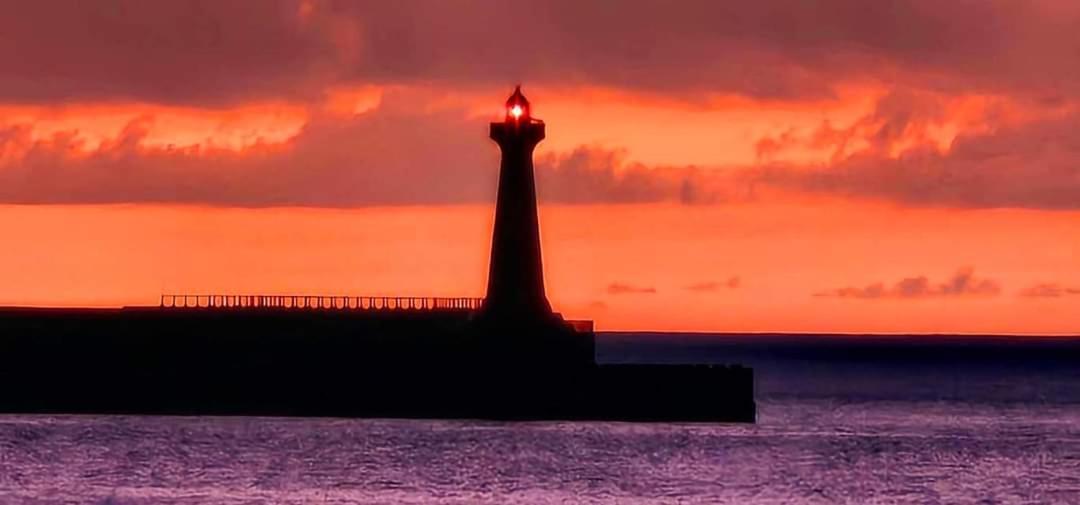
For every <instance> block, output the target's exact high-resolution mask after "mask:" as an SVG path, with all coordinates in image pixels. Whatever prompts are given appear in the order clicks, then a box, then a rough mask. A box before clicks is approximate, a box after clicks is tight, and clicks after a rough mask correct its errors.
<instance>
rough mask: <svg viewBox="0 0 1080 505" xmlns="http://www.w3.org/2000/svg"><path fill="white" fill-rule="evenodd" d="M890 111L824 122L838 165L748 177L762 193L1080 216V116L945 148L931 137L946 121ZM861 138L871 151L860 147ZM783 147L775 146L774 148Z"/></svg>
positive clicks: (759, 171)
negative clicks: (848, 122)
mask: <svg viewBox="0 0 1080 505" xmlns="http://www.w3.org/2000/svg"><path fill="white" fill-rule="evenodd" d="M892 107H893V110H892V111H891V112H887V113H886V112H882V111H880V110H879V111H878V112H875V114H873V115H870V116H868V117H866V118H863V119H862V120H860V121H859V122H857V123H856V125H855V126H853V127H852V128H850V129H847V130H837V129H833V128H832V127H831V126H830V125H828V124H826V125H823V127H822V130H820V131H819V132H817V133H816V134H815V135H814V137H829V139H828V140H827V141H823V142H824V144H825V145H829V146H830V147H831V148H833V149H835V153H834V157H833V160H832V161H831V162H828V163H820V164H811V165H805V164H804V165H799V164H793V163H769V162H766V163H763V164H762V165H760V166H758V167H750V168H747V169H746V174H747V178H748V179H750V180H752V181H753V183H754V184H756V185H758V186H759V187H760V186H764V187H776V188H783V189H787V190H794V191H797V192H808V193H825V194H832V195H837V196H842V197H850V198H872V199H882V200H889V201H894V202H900V203H903V204H908V205H916V206H943V207H958V208H998V207H1013V208H1032V209H1048V210H1075V209H1080V142H1078V141H1077V138H1076V135H1075V134H1073V132H1075V131H1078V130H1080V113H1071V114H1064V115H1060V114H1059V115H1057V116H1055V117H1046V118H1043V119H1038V120H1032V121H1026V122H1021V123H1017V124H1006V125H1000V126H996V127H995V128H992V129H989V130H986V131H969V132H964V133H960V134H959V135H957V136H956V137H955V138H954V139H953V140H952V141H951V143H950V144H949V145H948V146H947V149H944V150H943V149H941V148H940V147H939V146H938V145H936V144H935V143H934V142H933V141H931V140H930V139H929V138H928V135H929V133H928V131H929V130H930V129H931V128H933V127H940V126H942V124H943V123H942V122H941V121H940V120H938V119H934V118H935V115H937V114H941V113H940V112H939V111H936V110H935V109H934V105H933V104H931V103H916V102H914V101H911V100H909V101H905V102H903V103H902V104H894V105H893V106H892ZM856 129H859V131H855V130H856ZM984 130H985V129H984ZM810 141H811V140H809V139H804V140H803V142H810ZM856 141H863V142H866V143H867V144H868V145H867V146H866V147H865V148H863V149H859V150H855V149H853V148H852V147H851V144H852V143H853V142H856ZM792 142H797V141H793V140H791V139H788V140H787V143H789V144H790V143H792ZM782 144H783V142H782V141H780V140H777V141H773V142H772V143H770V144H769V145H770V146H771V147H770V149H772V150H773V151H775V150H776V149H778V147H776V146H779V145H782ZM900 146H903V147H900ZM895 151H898V152H895Z"/></svg>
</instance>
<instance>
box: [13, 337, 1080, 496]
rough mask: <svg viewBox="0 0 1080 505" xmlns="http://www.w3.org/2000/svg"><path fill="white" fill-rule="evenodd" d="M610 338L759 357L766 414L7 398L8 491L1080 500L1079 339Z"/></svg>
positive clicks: (670, 351) (627, 354) (707, 354)
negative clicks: (686, 415)
mask: <svg viewBox="0 0 1080 505" xmlns="http://www.w3.org/2000/svg"><path fill="white" fill-rule="evenodd" d="M598 356H599V358H600V359H601V360H602V361H606V362H720V363H722V362H740V363H743V364H747V365H750V366H753V367H754V368H755V370H756V374H757V397H758V405H759V422H758V424H756V425H693V424H626V423H557V422H543V423H499V422H483V421H407V420H383V419H379V420H343V419H282V418H221V417H195V418H179V417H137V416H136V417H108V416H0V504H61V503H62V504H84V503H86V504H159V503H161V504H196V503H197V504H218V503H221V504H260V503H266V504H271V503H273V504H320V503H541V504H543V503H620V504H624V503H725V502H728V503H747V502H756V503H980V504H991V503H1080V340H1076V339H1064V338H1040V339H1030V338H1028V339H1002V338H988V337H930V336H923V337H902V336H898V337H889V338H869V337H858V336H844V337H826V336H819V337H809V336H806V337H790V336H775V335H773V336H770V335H752V336H730V335H706V334H702V335H686V334H606V335H602V336H601V342H600V346H599V349H598ZM492 380H498V378H496V377H493V378H492ZM4 387H18V385H17V384H7V385H4ZM701 401H703V402H707V401H710V399H709V398H702V399H701Z"/></svg>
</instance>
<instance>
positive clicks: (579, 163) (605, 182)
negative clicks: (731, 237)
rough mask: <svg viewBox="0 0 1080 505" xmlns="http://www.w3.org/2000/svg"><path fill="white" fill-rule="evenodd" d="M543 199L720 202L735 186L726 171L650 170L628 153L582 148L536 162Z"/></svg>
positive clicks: (611, 201) (684, 168)
mask: <svg viewBox="0 0 1080 505" xmlns="http://www.w3.org/2000/svg"><path fill="white" fill-rule="evenodd" d="M536 164H537V173H536V177H537V181H538V182H537V187H538V188H539V189H538V191H539V194H540V197H541V199H544V200H547V201H550V202H558V203H641V202H659V201H677V202H680V203H684V204H705V203H716V202H719V201H723V200H726V199H728V198H731V197H732V195H733V193H734V189H735V188H734V187H733V186H732V185H731V182H730V181H728V180H726V178H725V176H724V174H723V173H722V172H721V171H713V170H709V169H702V168H698V167H695V166H647V165H644V164H642V163H633V162H627V161H626V151H624V150H611V149H604V148H600V147H590V146H580V147H578V148H576V149H574V150H573V151H571V152H569V153H555V154H549V155H547V156H543V157H541V158H540V159H539V160H537V163H536Z"/></svg>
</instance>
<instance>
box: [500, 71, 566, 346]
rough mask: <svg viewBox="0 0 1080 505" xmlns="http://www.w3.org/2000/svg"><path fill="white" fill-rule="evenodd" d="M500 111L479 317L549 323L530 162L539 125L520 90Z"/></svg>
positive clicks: (511, 322) (541, 132)
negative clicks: (488, 254)
mask: <svg viewBox="0 0 1080 505" xmlns="http://www.w3.org/2000/svg"><path fill="white" fill-rule="evenodd" d="M505 112H506V117H505V118H504V119H503V121H499V122H494V123H491V139H492V140H494V141H495V142H496V143H498V144H499V149H501V150H502V163H501V165H500V167H499V191H498V197H497V199H496V202H495V227H494V231H493V233H492V239H491V260H490V266H489V270H488V283H487V296H486V298H485V300H484V306H483V310H482V316H483V318H484V319H486V320H489V321H492V322H497V323H499V325H500V326H510V325H512V326H519V325H527V324H537V323H543V322H549V321H552V320H553V319H554V318H555V316H553V314H552V311H551V304H550V303H548V299H547V294H546V293H545V292H544V266H543V260H542V259H541V254H540V224H539V218H538V216H537V207H536V182H535V180H534V177H533V160H532V157H533V150H534V149H535V148H536V145H537V144H539V143H540V141H541V140H543V139H544V122H543V121H541V120H539V119H536V118H534V117H532V110H531V107H530V106H529V101H528V100H527V99H526V98H525V95H523V94H521V86H518V87H517V88H516V89H514V93H513V94H512V95H510V98H508V99H507V100H506V111H505Z"/></svg>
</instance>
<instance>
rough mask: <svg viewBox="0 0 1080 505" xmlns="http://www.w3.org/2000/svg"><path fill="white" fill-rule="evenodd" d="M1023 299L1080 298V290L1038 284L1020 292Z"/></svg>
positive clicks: (1056, 285)
mask: <svg viewBox="0 0 1080 505" xmlns="http://www.w3.org/2000/svg"><path fill="white" fill-rule="evenodd" d="M1019 296H1020V297H1022V298H1061V297H1063V296H1080V288H1072V287H1065V286H1062V285H1060V284H1056V283H1044V284H1036V285H1034V286H1031V287H1029V288H1026V289H1024V290H1022V291H1020V293H1019Z"/></svg>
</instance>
